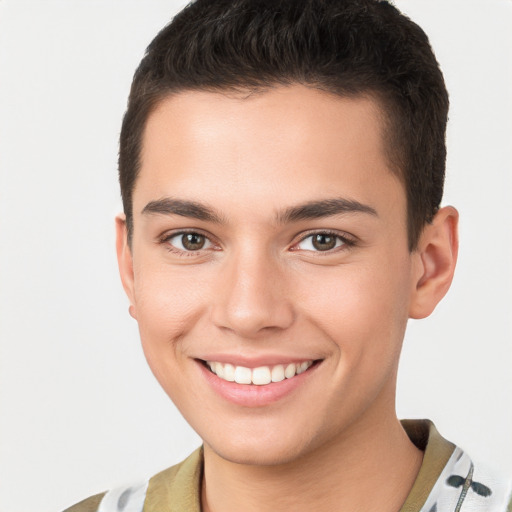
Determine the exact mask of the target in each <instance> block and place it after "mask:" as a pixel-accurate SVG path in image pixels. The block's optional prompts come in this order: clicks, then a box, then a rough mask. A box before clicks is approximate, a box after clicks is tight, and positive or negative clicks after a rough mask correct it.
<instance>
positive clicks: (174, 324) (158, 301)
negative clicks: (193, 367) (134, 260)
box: [134, 263, 209, 381]
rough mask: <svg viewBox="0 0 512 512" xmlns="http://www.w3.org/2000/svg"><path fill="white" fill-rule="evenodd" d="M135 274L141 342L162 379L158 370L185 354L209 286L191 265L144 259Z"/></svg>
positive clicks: (137, 316) (205, 302) (150, 362)
mask: <svg viewBox="0 0 512 512" xmlns="http://www.w3.org/2000/svg"><path fill="white" fill-rule="evenodd" d="M134 274H135V276H134V277H135V312H136V318H137V322H138V324H139V331H140V337H141V341H142V346H143V349H144V353H145V356H146V358H147V360H148V363H149V365H150V367H151V369H152V370H153V372H154V373H155V375H156V376H157V378H158V380H159V381H161V376H159V373H160V372H161V371H162V372H163V371H164V369H165V368H169V367H175V366H177V365H176V363H177V362H178V360H179V359H180V358H181V357H184V356H183V355H182V354H183V352H184V349H185V347H184V343H185V341H184V340H185V339H186V335H187V333H188V332H189V331H190V330H191V329H192V328H193V327H194V325H196V323H197V321H198V319H199V318H200V317H201V316H202V315H203V312H204V310H205V307H206V304H207V303H208V297H209V293H208V287H207V286H205V284H204V280H202V279H200V278H199V277H198V276H197V272H196V273H195V274H194V270H193V269H192V267H185V266H184V267H183V268H180V269H178V270H174V271H171V269H169V268H166V267H165V266H162V265H161V264H160V265H154V266H153V265H151V263H144V265H141V266H139V267H137V266H135V267H134ZM168 374H169V372H167V375H168ZM166 378H167V377H166Z"/></svg>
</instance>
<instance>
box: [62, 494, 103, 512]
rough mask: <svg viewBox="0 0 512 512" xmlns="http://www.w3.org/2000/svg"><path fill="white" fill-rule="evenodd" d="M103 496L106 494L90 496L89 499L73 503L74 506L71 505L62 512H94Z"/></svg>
mask: <svg viewBox="0 0 512 512" xmlns="http://www.w3.org/2000/svg"><path fill="white" fill-rule="evenodd" d="M105 494H106V492H102V493H100V494H95V495H94V496H90V497H89V498H86V499H85V500H82V501H81V502H80V503H75V505H72V506H71V507H69V508H67V509H66V510H64V511H63V512H96V511H97V510H98V507H99V506H100V503H101V500H102V499H103V497H104V496H105Z"/></svg>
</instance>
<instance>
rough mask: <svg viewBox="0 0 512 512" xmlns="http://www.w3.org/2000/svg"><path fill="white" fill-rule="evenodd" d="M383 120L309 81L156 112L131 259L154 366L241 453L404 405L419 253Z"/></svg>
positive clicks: (331, 435)
mask: <svg viewBox="0 0 512 512" xmlns="http://www.w3.org/2000/svg"><path fill="white" fill-rule="evenodd" d="M381 129H382V123H381V116H380V112H379V108H378V106H377V105H376V103H375V102H374V101H372V100H371V99H367V98H357V99H347V98H340V97H337V96H333V95H330V94H327V93H323V92H320V91H317V90H313V89H309V88H306V87H303V86H298V85H297V86H290V87H278V88H275V89H272V90H269V91H267V92H263V93H258V94H252V95H243V96H242V95H233V94H230V95H228V94H221V93H213V92H183V93H179V94H177V95H175V96H172V97H170V98H167V99H165V100H163V101H162V102H161V104H160V105H159V107H158V108H157V109H156V110H155V111H154V113H153V114H152V115H151V116H150V117H149V119H148V123H147V127H146V131H145V134H144V138H143V151H142V160H141V171H140V176H139V177H138V179H137V183H136V185H135V189H134V194H133V211H134V219H133V220H134V231H133V240H132V245H131V248H128V247H127V245H126V243H125V235H126V233H125V229H124V225H123V223H122V222H121V221H119V222H118V231H119V240H120V241H119V248H120V249H119V253H120V264H121V273H122V276H123V281H124V285H125V288H126V290H127V292H128V295H129V298H130V301H131V304H132V307H131V311H132V314H133V316H134V317H135V318H136V319H137V321H138V324H139V329H140V335H141V339H142V344H143V348H144V352H145V355H146V358H147V360H148V362H149V365H150V367H151V369H152V371H153V373H154V374H155V376H156V378H157V379H158V381H159V382H160V384H161V385H162V387H163V388H164V390H165V391H166V392H167V393H168V395H169V396H170V397H171V398H172V400H173V401H174V402H175V404H176V405H177V407H178V408H179V409H180V411H181V412H182V414H183V415H184V416H185V418H186V419H187V421H188V422H189V423H190V424H191V426H192V427H193V428H194V429H195V430H196V431H197V432H198V434H199V435H200V436H201V437H202V439H203V440H204V442H205V446H206V447H207V448H208V449H211V450H213V451H215V452H216V453H217V454H218V455H220V456H222V457H224V458H225V459H228V460H232V461H236V462H248V463H255V464H277V463H281V462H287V461H292V460H294V459H296V458H298V457H300V456H301V455H304V454H307V453H308V452H311V451H312V450H315V449H317V448H319V447H320V446H325V445H326V444H328V443H332V442H336V441H338V440H339V441H342V440H343V439H348V438H349V437H350V435H351V433H353V432H355V431H361V429H363V430H364V428H366V429H367V430H368V429H371V428H373V427H372V425H378V424H379V422H382V421H386V420H387V419H388V418H390V417H392V416H393V415H394V392H395V378H396V370H397V364H398V358H399V353H400V348H401V343H402V339H403V335H404V330H405V326H406V322H407V318H408V316H409V312H410V307H411V301H412V297H413V295H414V290H415V289H416V281H417V275H418V268H417V266H418V261H419V259H418V256H417V254H416V253H410V252H409V251H408V243H407V231H406V199H405V193H404V189H403V186H402V184H401V183H400V181H399V180H398V179H397V178H396V177H395V175H394V174H393V173H392V172H391V170H390V168H389V164H388V162H387V160H386V158H385V150H384V147H383V137H382V131H381ZM262 447H264V450H262Z"/></svg>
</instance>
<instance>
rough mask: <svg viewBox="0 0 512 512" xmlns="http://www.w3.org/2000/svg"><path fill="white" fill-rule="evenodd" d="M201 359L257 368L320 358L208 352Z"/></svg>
mask: <svg viewBox="0 0 512 512" xmlns="http://www.w3.org/2000/svg"><path fill="white" fill-rule="evenodd" d="M196 359H199V360H201V361H215V362H218V363H223V364H227V363H230V364H232V365H233V366H243V367H245V368H258V367H260V366H276V365H278V364H289V363H302V362H303V361H317V360H319V359H321V358H319V357H315V356H304V357H297V356H296V355H294V356H291V355H290V356H286V355H277V354H272V355H271V354H268V355H259V356H253V357H248V356H243V355H240V354H208V355H202V356H201V357H198V358H196Z"/></svg>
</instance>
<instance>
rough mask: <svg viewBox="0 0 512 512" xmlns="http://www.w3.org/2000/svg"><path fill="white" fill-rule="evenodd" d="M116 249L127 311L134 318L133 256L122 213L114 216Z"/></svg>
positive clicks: (135, 316) (135, 315)
mask: <svg viewBox="0 0 512 512" xmlns="http://www.w3.org/2000/svg"><path fill="white" fill-rule="evenodd" d="M116 251H117V264H118V266H119V274H120V276H121V281H122V283H123V288H124V291H125V292H126V295H127V297H128V300H129V301H130V307H129V309H128V311H129V313H130V316H132V317H133V318H135V319H136V318H137V313H136V308H135V293H134V280H133V258H132V251H131V248H130V245H129V243H128V230H127V226H126V217H125V215H124V213H120V214H119V215H117V216H116Z"/></svg>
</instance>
